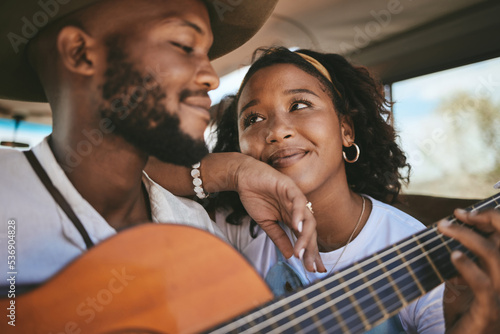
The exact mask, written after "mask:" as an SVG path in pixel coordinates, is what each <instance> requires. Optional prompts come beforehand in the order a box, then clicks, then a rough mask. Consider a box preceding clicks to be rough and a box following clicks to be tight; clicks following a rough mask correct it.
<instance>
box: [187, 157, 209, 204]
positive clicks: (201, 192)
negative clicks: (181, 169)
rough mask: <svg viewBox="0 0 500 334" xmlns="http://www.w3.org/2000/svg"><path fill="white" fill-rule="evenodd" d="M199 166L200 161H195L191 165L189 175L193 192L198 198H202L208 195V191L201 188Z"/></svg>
mask: <svg viewBox="0 0 500 334" xmlns="http://www.w3.org/2000/svg"><path fill="white" fill-rule="evenodd" d="M200 166H201V163H200V162H197V163H195V164H194V165H193V166H191V167H193V169H192V170H191V176H192V177H193V184H194V192H195V193H196V196H198V198H199V199H204V198H207V197H208V196H209V194H208V193H206V192H205V190H204V189H203V186H202V185H203V181H201V178H200V175H201V173H200V170H199V169H198V168H200Z"/></svg>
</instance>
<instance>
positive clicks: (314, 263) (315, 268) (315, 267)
mask: <svg viewBox="0 0 500 334" xmlns="http://www.w3.org/2000/svg"><path fill="white" fill-rule="evenodd" d="M313 269H314V272H317V271H318V267H317V266H316V262H313Z"/></svg>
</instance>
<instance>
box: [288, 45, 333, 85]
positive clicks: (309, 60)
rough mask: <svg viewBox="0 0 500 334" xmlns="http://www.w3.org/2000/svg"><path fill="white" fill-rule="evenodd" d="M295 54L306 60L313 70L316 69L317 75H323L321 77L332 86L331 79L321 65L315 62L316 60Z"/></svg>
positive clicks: (301, 54)
mask: <svg viewBox="0 0 500 334" xmlns="http://www.w3.org/2000/svg"><path fill="white" fill-rule="evenodd" d="M295 54H298V55H299V56H301V57H302V58H304V60H306V61H307V62H308V63H309V64H311V65H312V66H314V68H316V69H317V70H318V72H319V73H321V74H323V76H324V77H325V78H327V79H328V80H329V81H330V82H331V83H332V84H333V82H332V77H330V73H328V71H327V70H326V68H325V67H324V66H323V65H321V63H320V62H319V61H317V60H316V59H314V58H313V57H311V56H308V55H306V54H303V53H300V52H295Z"/></svg>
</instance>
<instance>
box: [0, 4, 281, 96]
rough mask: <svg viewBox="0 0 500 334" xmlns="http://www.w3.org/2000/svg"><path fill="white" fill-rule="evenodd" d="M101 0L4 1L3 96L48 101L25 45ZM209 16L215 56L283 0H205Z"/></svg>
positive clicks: (240, 40) (245, 36)
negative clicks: (71, 15) (58, 21)
mask: <svg viewBox="0 0 500 334" xmlns="http://www.w3.org/2000/svg"><path fill="white" fill-rule="evenodd" d="M98 1H101V0H72V1H69V0H64V1H62V0H54V1H53V2H49V1H47V2H46V3H52V4H53V6H52V7H50V6H48V7H45V8H43V7H41V5H40V4H39V2H36V1H19V0H12V1H7V0H3V1H2V3H1V4H0V32H1V35H2V36H1V38H0V67H1V68H2V71H1V74H0V98H2V99H10V100H21V101H32V102H47V98H46V96H45V92H44V90H43V88H42V84H41V83H40V81H39V79H38V76H37V75H36V73H35V72H34V71H33V69H32V68H31V66H30V65H29V64H28V61H27V58H26V53H25V49H26V45H27V44H28V42H29V40H30V39H32V38H34V37H35V36H36V34H37V33H38V31H39V30H41V29H43V28H44V27H45V26H47V25H48V24H50V23H51V22H53V21H55V20H57V19H60V18H61V17H64V16H66V15H68V14H70V13H72V12H75V11H77V10H79V9H82V8H84V7H86V6H89V5H91V4H93V3H95V2H98ZM203 2H204V3H205V5H206V7H207V9H208V13H209V16H210V23H211V27H212V32H213V35H214V43H213V45H212V48H211V49H210V52H209V57H210V59H211V60H213V59H216V58H219V57H221V56H223V55H225V54H227V53H229V52H231V51H233V50H235V49H236V48H238V47H240V46H241V45H243V44H244V43H245V42H247V41H248V40H249V39H250V38H251V37H252V36H254V35H255V33H256V32H257V31H258V30H259V29H260V28H261V27H262V25H263V24H264V23H265V22H266V20H267V19H268V18H269V16H270V15H271V13H272V11H273V10H274V7H275V6H276V3H277V2H278V0H239V1H236V0H203Z"/></svg>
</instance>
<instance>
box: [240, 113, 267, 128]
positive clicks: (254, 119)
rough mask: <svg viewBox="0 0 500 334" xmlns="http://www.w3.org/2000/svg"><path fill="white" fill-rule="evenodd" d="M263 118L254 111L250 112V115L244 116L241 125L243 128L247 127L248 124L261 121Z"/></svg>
mask: <svg viewBox="0 0 500 334" xmlns="http://www.w3.org/2000/svg"><path fill="white" fill-rule="evenodd" d="M263 120H264V118H263V117H262V116H260V115H258V114H255V113H251V114H250V115H248V116H247V117H245V119H244V121H243V125H244V126H245V128H247V127H249V126H250V125H253V124H255V123H258V122H261V121H263Z"/></svg>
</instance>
